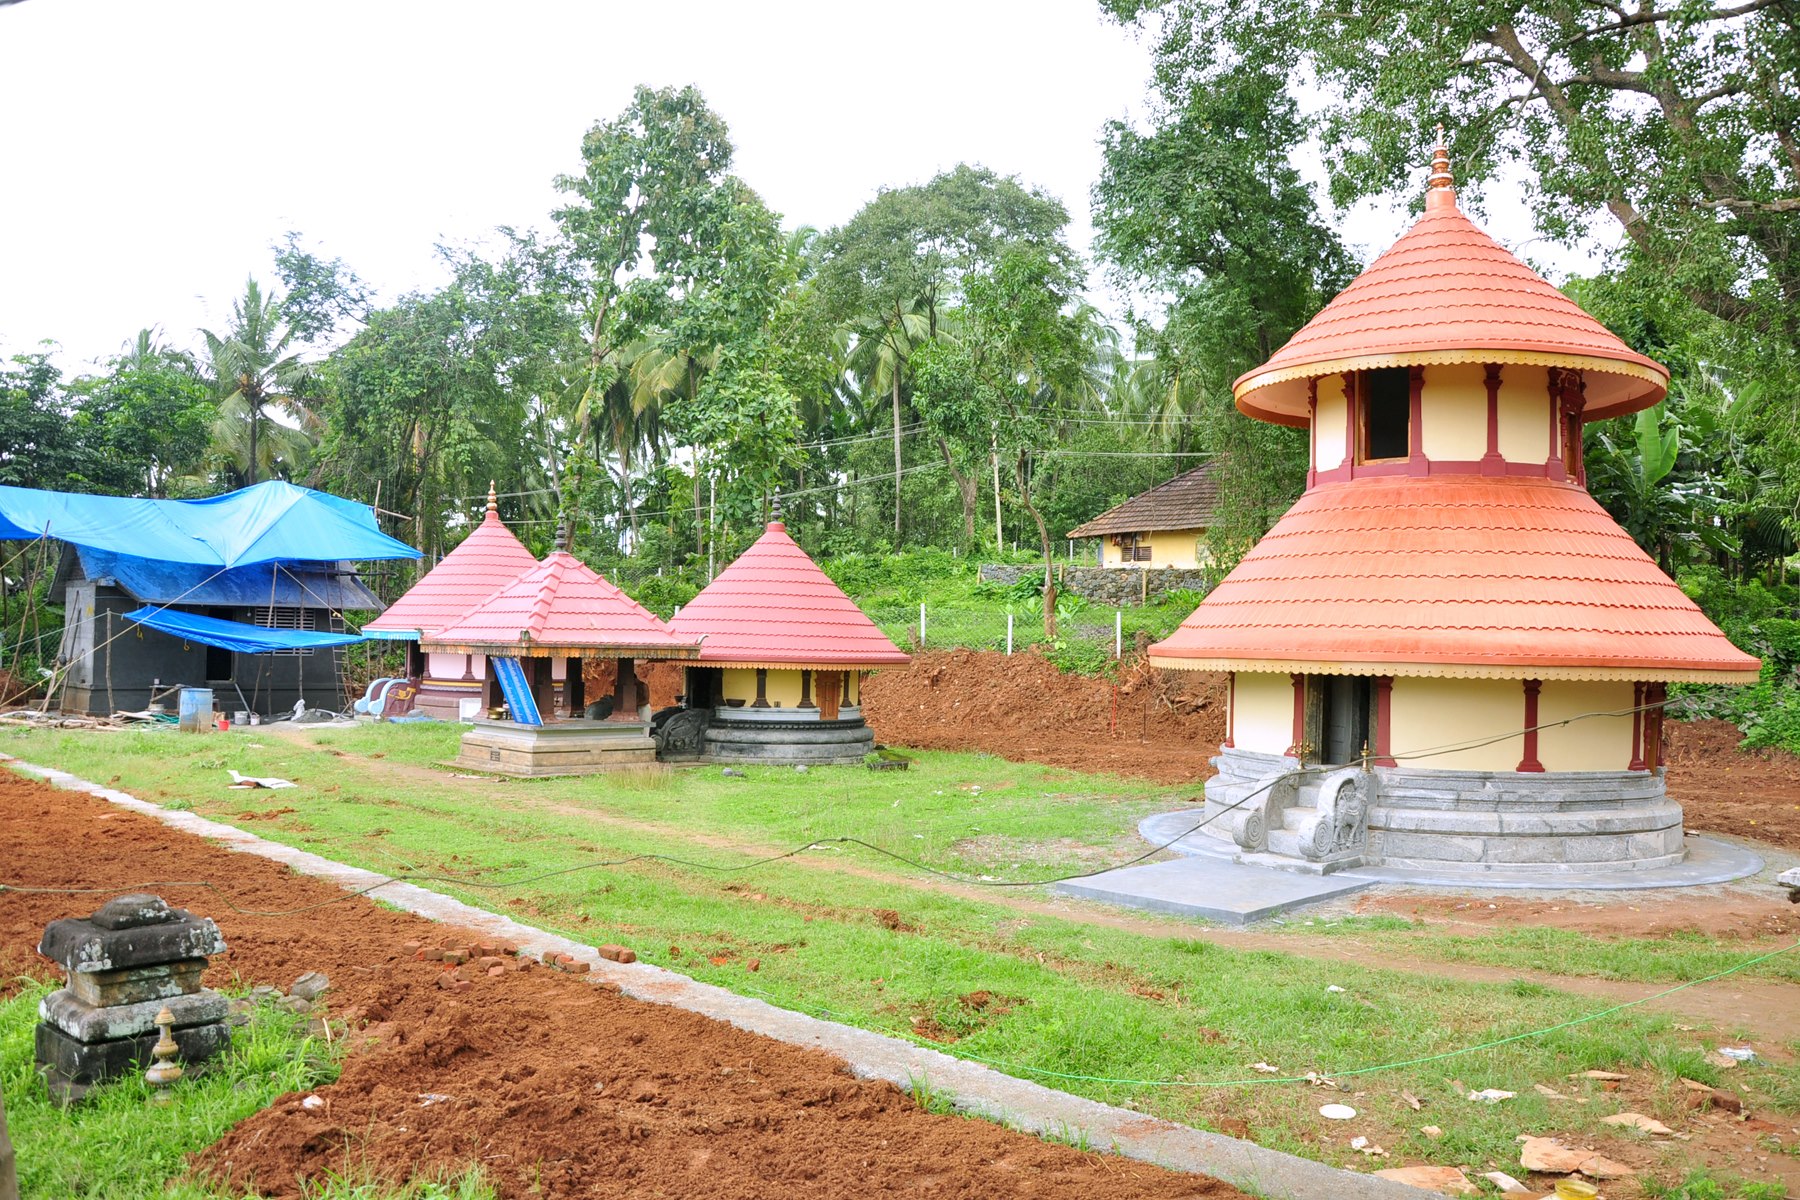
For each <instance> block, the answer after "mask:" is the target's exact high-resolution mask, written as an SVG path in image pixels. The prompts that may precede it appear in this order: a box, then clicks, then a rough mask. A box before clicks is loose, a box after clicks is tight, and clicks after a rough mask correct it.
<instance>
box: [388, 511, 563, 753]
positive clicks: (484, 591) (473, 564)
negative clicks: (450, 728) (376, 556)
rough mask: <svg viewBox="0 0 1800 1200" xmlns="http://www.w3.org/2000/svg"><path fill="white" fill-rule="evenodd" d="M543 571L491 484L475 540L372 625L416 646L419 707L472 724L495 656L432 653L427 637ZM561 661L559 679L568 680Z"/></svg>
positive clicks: (413, 667) (409, 666) (409, 668)
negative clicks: (423, 644)
mask: <svg viewBox="0 0 1800 1200" xmlns="http://www.w3.org/2000/svg"><path fill="white" fill-rule="evenodd" d="M535 566H537V559H536V558H535V557H534V556H533V555H532V553H531V551H529V550H527V549H526V548H525V544H524V543H523V542H521V541H519V539H518V538H516V537H514V536H513V532H512V530H510V529H508V528H507V527H506V525H505V524H504V523H503V522H502V521H501V520H500V505H499V497H498V496H497V495H496V494H495V492H494V485H493V484H492V483H490V484H488V497H487V515H486V516H484V517H483V518H482V519H481V523H480V524H479V525H477V526H475V528H474V529H473V530H472V531H470V533H469V536H468V537H466V538H464V539H463V540H462V542H461V543H460V544H459V545H458V546H457V547H456V548H455V549H454V550H452V551H450V553H448V554H446V555H444V557H443V558H442V559H440V560H439V562H438V564H437V566H435V567H433V568H431V570H429V571H427V572H426V573H425V575H424V577H423V578H422V579H420V580H419V581H418V582H417V583H415V584H413V585H412V587H411V588H409V589H408V590H407V592H406V594H405V595H404V596H401V597H400V598H399V599H398V600H396V601H394V603H393V604H392V605H390V606H389V607H388V610H387V611H386V612H384V613H382V614H381V615H380V616H379V617H376V618H375V619H374V620H373V621H369V622H367V623H365V624H364V625H363V627H362V631H363V633H364V634H365V635H367V636H368V637H372V638H387V639H391V640H395V641H406V642H410V643H411V645H409V646H408V647H407V654H406V675H407V678H408V680H411V681H416V682H417V685H418V696H417V698H416V700H415V701H414V703H413V707H414V708H415V709H416V710H417V711H419V712H423V713H426V714H428V715H430V716H433V717H436V718H438V719H439V720H443V721H463V720H469V719H472V718H473V717H474V716H475V715H476V714H477V713H478V712H479V711H480V710H481V703H482V691H483V688H484V687H485V685H486V681H487V674H488V672H487V656H486V655H485V654H482V653H479V652H469V653H460V654H459V653H454V652H450V651H436V652H426V651H424V650H422V649H421V648H420V646H419V640H420V639H421V638H422V637H424V636H426V635H428V634H434V633H438V632H439V631H441V630H443V629H444V628H445V627H446V626H448V625H450V624H451V623H452V622H453V621H456V620H457V619H458V618H460V617H462V616H463V615H464V614H466V613H467V612H468V611H469V610H470V609H472V608H474V607H475V606H476V605H478V604H480V603H481V602H482V601H484V600H487V599H489V598H490V597H492V596H493V595H494V594H495V593H496V592H498V591H499V590H500V589H501V588H504V587H505V586H506V585H507V584H509V583H511V582H513V580H515V579H517V578H518V577H519V576H521V575H523V574H524V573H525V572H527V571H529V570H531V569H532V568H533V567H535ZM561 671H562V663H561V662H560V661H558V662H557V663H556V676H555V678H556V682H558V683H559V684H560V683H561V681H562V675H561Z"/></svg>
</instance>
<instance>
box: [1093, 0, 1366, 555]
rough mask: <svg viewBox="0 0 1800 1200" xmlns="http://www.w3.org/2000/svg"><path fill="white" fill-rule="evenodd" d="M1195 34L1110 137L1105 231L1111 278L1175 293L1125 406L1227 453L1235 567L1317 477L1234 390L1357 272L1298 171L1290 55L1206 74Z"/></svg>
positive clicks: (1226, 503)
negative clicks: (1200, 71) (1146, 106)
mask: <svg viewBox="0 0 1800 1200" xmlns="http://www.w3.org/2000/svg"><path fill="white" fill-rule="evenodd" d="M1192 7H1193V8H1195V9H1200V8H1202V7H1203V6H1199V5H1195V6H1192ZM1182 12H1183V14H1184V15H1186V14H1187V13H1188V10H1187V9H1183V10H1182ZM1191 19H1194V18H1191ZM1184 32H1187V33H1192V32H1193V30H1192V29H1191V28H1190V27H1189V26H1182V25H1180V24H1179V22H1176V23H1175V24H1174V25H1173V26H1172V32H1171V33H1170V34H1169V35H1168V37H1167V38H1166V39H1165V40H1164V41H1163V42H1162V43H1161V44H1159V46H1158V57H1157V64H1156V77H1155V82H1154V89H1153V98H1152V105H1151V115H1150V120H1149V124H1148V127H1147V128H1143V129H1139V128H1136V127H1134V126H1132V125H1130V124H1128V123H1126V122H1123V121H1119V122H1114V123H1112V124H1111V125H1109V126H1107V128H1106V130H1105V133H1104V136H1103V145H1104V149H1105V164H1104V167H1103V170H1102V173H1101V177H1100V180H1099V182H1098V183H1097V184H1096V185H1095V188H1094V201H1095V216H1094V221H1095V226H1096V229H1097V231H1098V239H1097V248H1098V251H1099V253H1100V256H1101V257H1102V258H1103V259H1104V260H1105V261H1106V262H1107V263H1108V264H1109V265H1110V266H1111V268H1112V270H1113V272H1114V274H1115V277H1116V278H1117V279H1118V280H1119V281H1120V282H1121V283H1122V284H1123V285H1125V286H1127V287H1131V288H1134V289H1136V290H1139V291H1146V292H1148V294H1150V295H1152V296H1161V297H1166V298H1167V300H1166V303H1164V304H1162V305H1160V306H1158V308H1157V309H1156V310H1153V311H1150V312H1144V313H1139V314H1136V315H1135V316H1134V317H1133V320H1132V324H1133V328H1134V331H1135V333H1136V341H1137V346H1136V353H1137V356H1138V357H1137V360H1136V363H1135V365H1134V367H1133V369H1132V370H1131V372H1130V373H1129V374H1128V375H1126V376H1125V379H1126V383H1127V387H1126V388H1125V390H1124V396H1123V398H1125V399H1128V400H1131V401H1135V403H1134V404H1133V405H1132V406H1131V407H1132V410H1133V411H1135V412H1138V413H1140V414H1146V415H1148V416H1150V417H1153V418H1154V419H1155V420H1156V421H1157V422H1158V424H1159V425H1160V426H1161V427H1162V428H1163V429H1164V430H1165V431H1169V432H1174V433H1175V434H1176V437H1177V443H1178V446H1179V447H1180V448H1185V447H1186V445H1187V443H1188V438H1187V437H1186V432H1185V427H1186V426H1187V425H1189V424H1192V425H1193V426H1194V427H1195V429H1196V432H1197V438H1196V439H1195V440H1196V441H1197V442H1198V443H1199V445H1200V446H1201V447H1203V448H1204V449H1205V450H1207V451H1209V452H1211V453H1212V454H1214V455H1215V456H1216V458H1217V470H1218V473H1219V477H1220V490H1221V511H1220V513H1219V514H1218V515H1217V517H1216V519H1215V520H1214V522H1213V525H1212V528H1211V529H1210V531H1209V537H1210V539H1211V541H1212V543H1213V546H1212V549H1213V553H1214V556H1215V557H1216V558H1217V559H1218V560H1220V561H1221V562H1224V563H1230V562H1233V561H1235V559H1236V558H1237V557H1239V556H1241V555H1242V553H1243V552H1244V550H1246V549H1247V548H1248V547H1249V546H1250V545H1251V544H1252V543H1253V542H1254V541H1255V540H1256V538H1258V537H1260V536H1261V535H1262V534H1263V533H1264V532H1265V531H1266V530H1267V529H1268V527H1269V525H1270V524H1272V523H1273V522H1274V520H1275V519H1276V517H1278V516H1279V515H1280V514H1281V512H1282V511H1283V510H1284V509H1285V508H1286V506H1287V504H1288V503H1289V502H1291V501H1292V499H1293V497H1294V496H1295V495H1297V494H1298V492H1299V490H1300V487H1301V485H1302V483H1303V482H1304V480H1305V469H1306V460H1305V454H1306V451H1305V444H1304V439H1303V438H1300V437H1298V436H1296V435H1295V434H1294V433H1293V432H1292V431H1291V430H1286V429H1281V428H1277V427H1274V426H1269V425H1265V424H1263V423H1262V422H1258V421H1252V420H1250V419H1249V418H1247V417H1245V416H1243V415H1242V414H1240V413H1239V412H1237V410H1236V408H1235V406H1234V404H1233V402H1232V397H1231V382H1232V380H1233V379H1235V378H1236V377H1237V376H1238V375H1240V374H1242V373H1243V372H1244V371H1247V370H1249V369H1250V368H1252V367H1254V366H1256V365H1257V364H1258V363H1260V362H1262V361H1263V360H1265V359H1266V358H1268V357H1269V355H1270V354H1271V353H1273V352H1274V351H1275V350H1276V349H1277V348H1279V347H1280V346H1281V344H1282V343H1283V342H1285V341H1286V340H1287V339H1288V338H1289V337H1290V336H1292V334H1293V333H1294V331H1295V330H1297V329H1298V328H1299V327H1300V326H1301V325H1302V324H1304V323H1305V322H1306V321H1307V320H1308V319H1309V318H1310V317H1311V316H1312V314H1313V313H1314V312H1316V311H1317V310H1318V309H1319V308H1320V306H1322V305H1323V304H1324V303H1325V301H1326V300H1327V299H1328V298H1329V297H1330V296H1331V295H1332V294H1334V293H1335V292H1336V291H1337V290H1338V289H1339V288H1340V287H1342V286H1343V284H1345V283H1346V282H1348V280H1349V278H1350V275H1351V273H1352V270H1353V266H1354V264H1353V263H1352V261H1351V259H1350V256H1349V254H1348V253H1347V252H1346V251H1345V249H1344V247H1343V245H1342V244H1341V243H1340V242H1339V240H1338V238H1337V236H1336V235H1335V234H1334V233H1333V232H1332V231H1331V230H1330V229H1329V228H1328V227H1327V226H1326V224H1325V222H1324V221H1323V220H1322V218H1321V216H1320V214H1319V212H1318V206H1317V202H1316V199H1315V197H1314V196H1313V194H1312V191H1311V189H1310V188H1309V187H1308V186H1307V185H1306V183H1305V181H1304V180H1303V179H1302V178H1301V176H1300V174H1299V172H1298V171H1297V170H1296V169H1295V167H1294V165H1293V158H1294V153H1295V150H1296V148H1297V147H1298V146H1299V145H1300V144H1301V142H1302V141H1303V139H1304V137H1305V133H1306V124H1305V122H1304V120H1303V119H1302V117H1301V116H1300V113H1299V109H1298V107H1297V106H1296V104H1295V102H1294V99H1293V97H1291V96H1290V95H1288V93H1287V91H1286V86H1287V84H1286V75H1285V72H1286V70H1287V65H1286V62H1285V60H1284V58H1283V56H1282V54H1281V53H1278V52H1277V48H1276V47H1272V46H1269V47H1258V48H1257V50H1258V52H1257V53H1255V54H1250V53H1246V54H1244V55H1242V56H1240V57H1239V58H1238V59H1237V60H1236V66H1237V69H1236V70H1233V71H1230V72H1225V71H1220V72H1218V73H1216V75H1196V69H1195V65H1194V63H1193V58H1194V57H1195V56H1202V57H1204V55H1206V54H1208V53H1211V50H1210V48H1208V47H1195V46H1193V45H1191V44H1190V43H1189V42H1188V41H1184V40H1182V39H1181V38H1180V37H1179V36H1178V35H1180V34H1182V33H1184ZM1195 36H1198V35H1197V34H1196V35H1195Z"/></svg>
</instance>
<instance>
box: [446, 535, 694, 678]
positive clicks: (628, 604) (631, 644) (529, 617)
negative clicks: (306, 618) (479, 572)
mask: <svg viewBox="0 0 1800 1200" xmlns="http://www.w3.org/2000/svg"><path fill="white" fill-rule="evenodd" d="M421 644H422V645H423V646H424V648H425V649H427V650H460V651H465V652H466V651H472V650H478V651H481V652H483V653H487V654H504V655H511V656H518V657H526V658H542V657H547V656H548V657H560V656H562V655H569V656H571V657H573V656H578V655H587V656H590V657H603V658H648V657H656V658H692V657H694V653H695V651H696V650H697V649H698V643H697V640H696V639H695V638H693V637H683V636H681V635H678V634H676V633H673V632H671V631H670V629H669V627H668V626H667V625H665V624H663V622H662V621H661V620H660V619H658V618H657V616H656V614H655V613H652V612H651V611H650V610H649V609H647V608H645V607H644V606H643V605H641V604H639V603H638V602H637V601H636V600H633V599H632V598H631V597H630V596H627V595H626V594H625V593H624V592H622V591H620V590H619V589H618V588H616V587H614V586H613V585H612V584H611V583H609V582H607V581H606V580H605V579H603V578H602V577H601V576H600V575H599V574H597V573H596V572H595V571H594V570H593V569H592V568H591V567H589V566H588V565H587V564H586V563H584V562H582V561H581V560H580V559H579V558H576V557H575V556H574V555H573V554H570V553H569V552H568V551H566V550H557V551H555V552H554V553H552V554H551V555H550V556H549V557H548V558H546V559H545V560H544V561H543V562H541V563H539V564H538V565H537V566H536V567H534V568H533V569H532V570H530V571H527V572H526V573H525V574H523V575H521V576H519V577H518V578H517V579H515V580H514V581H513V582H512V583H510V584H508V585H507V586H506V587H505V588H504V589H502V590H501V591H500V592H499V593H498V594H497V595H495V596H493V597H491V598H490V599H488V600H487V601H485V602H484V603H482V604H480V605H477V606H476V607H475V608H474V609H473V610H472V611H470V612H468V613H467V614H465V615H464V616H463V617H462V618H461V619H460V620H458V621H456V622H454V623H453V624H451V625H450V626H448V627H447V628H445V629H442V630H440V631H438V632H437V633H436V634H429V635H427V636H426V637H424V638H423V639H421Z"/></svg>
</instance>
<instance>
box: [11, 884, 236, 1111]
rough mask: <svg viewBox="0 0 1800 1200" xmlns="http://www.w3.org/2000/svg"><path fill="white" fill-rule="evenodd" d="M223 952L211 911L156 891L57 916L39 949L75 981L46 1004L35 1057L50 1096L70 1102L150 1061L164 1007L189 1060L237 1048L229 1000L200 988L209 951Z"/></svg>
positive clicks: (42, 1007)
mask: <svg viewBox="0 0 1800 1200" xmlns="http://www.w3.org/2000/svg"><path fill="white" fill-rule="evenodd" d="M224 950H225V941H224V939H223V938H222V937H220V936H219V927H218V926H217V925H215V924H213V922H212V920H211V918H207V917H196V916H194V915H193V914H192V913H189V912H187V911H186V910H184V909H179V908H170V907H169V906H168V905H167V904H166V903H164V902H163V900H162V899H161V898H160V897H157V896H144V895H137V896H120V897H118V898H117V899H114V900H109V901H108V902H107V903H106V904H104V905H102V906H101V907H100V909H99V910H98V911H97V912H95V913H94V914H93V916H91V917H85V918H69V919H66V920H61V921H52V922H51V923H50V924H49V925H48V926H46V927H45V929H44V940H43V942H42V943H41V944H40V945H39V946H38V953H40V954H42V955H44V956H45V957H46V958H50V959H54V960H55V961H56V962H57V963H59V964H61V966H62V968H63V970H64V971H66V972H68V979H69V984H68V986H67V987H65V988H63V989H61V990H60V991H55V992H52V993H50V994H49V995H48V996H46V997H44V999H43V1002H42V1003H41V1004H39V1006H38V1016H39V1017H40V1018H42V1021H41V1023H40V1024H39V1025H38V1027H37V1064H38V1069H39V1070H40V1071H42V1072H43V1075H44V1082H45V1085H46V1086H47V1087H48V1088H49V1090H50V1094H51V1095H52V1096H54V1097H56V1098H57V1099H58V1100H60V1101H61V1102H62V1103H65V1104H68V1103H72V1102H74V1101H77V1100H80V1099H81V1098H82V1097H83V1096H84V1095H86V1094H87V1091H88V1089H89V1088H91V1087H93V1086H94V1085H95V1084H97V1083H103V1082H105V1081H106V1080H108V1079H115V1078H117V1077H119V1076H121V1075H124V1074H126V1073H127V1072H129V1071H131V1070H132V1069H133V1068H134V1066H141V1065H143V1064H146V1063H148V1062H149V1061H150V1048H151V1047H152V1046H154V1045H155V1044H156V1040H157V1037H158V1036H159V1031H158V1029H157V1027H156V1014H157V1013H158V1011H159V1010H161V1009H162V1008H163V1007H164V1006H165V1005H166V1006H167V1007H168V1009H169V1011H170V1013H171V1014H172V1015H173V1016H174V1018H175V1020H174V1026H173V1036H174V1038H175V1044H176V1045H177V1046H178V1047H180V1050H181V1061H182V1062H183V1063H186V1064H188V1065H190V1066H191V1065H192V1064H194V1063H197V1062H200V1061H202V1060H204V1059H207V1058H210V1057H212V1056H213V1055H214V1054H217V1053H218V1052H219V1051H221V1050H223V1049H225V1048H226V1047H227V1046H229V1045H230V1044H231V1029H230V1026H229V1025H227V1024H226V1017H227V1016H228V1002H227V1000H226V999H225V997H224V996H221V995H219V994H218V993H217V992H213V991H209V990H207V989H205V988H203V987H201V986H200V975H201V972H203V971H204V970H206V960H207V957H208V956H209V955H213V954H220V953H223V952H224Z"/></svg>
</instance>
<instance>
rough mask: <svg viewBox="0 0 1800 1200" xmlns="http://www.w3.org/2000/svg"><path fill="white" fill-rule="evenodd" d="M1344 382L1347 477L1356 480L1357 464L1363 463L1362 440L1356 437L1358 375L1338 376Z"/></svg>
mask: <svg viewBox="0 0 1800 1200" xmlns="http://www.w3.org/2000/svg"><path fill="white" fill-rule="evenodd" d="M1338 378H1339V379H1341V380H1343V381H1344V466H1345V467H1346V468H1347V470H1346V471H1345V472H1344V474H1345V476H1346V477H1347V478H1350V479H1355V478H1356V464H1357V463H1359V462H1361V461H1362V439H1361V438H1359V437H1358V436H1357V435H1356V428H1357V425H1356V409H1357V404H1358V401H1357V399H1356V381H1357V379H1358V376H1357V374H1356V373H1355V372H1354V371H1346V372H1344V373H1343V374H1342V375H1340V376H1338Z"/></svg>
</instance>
